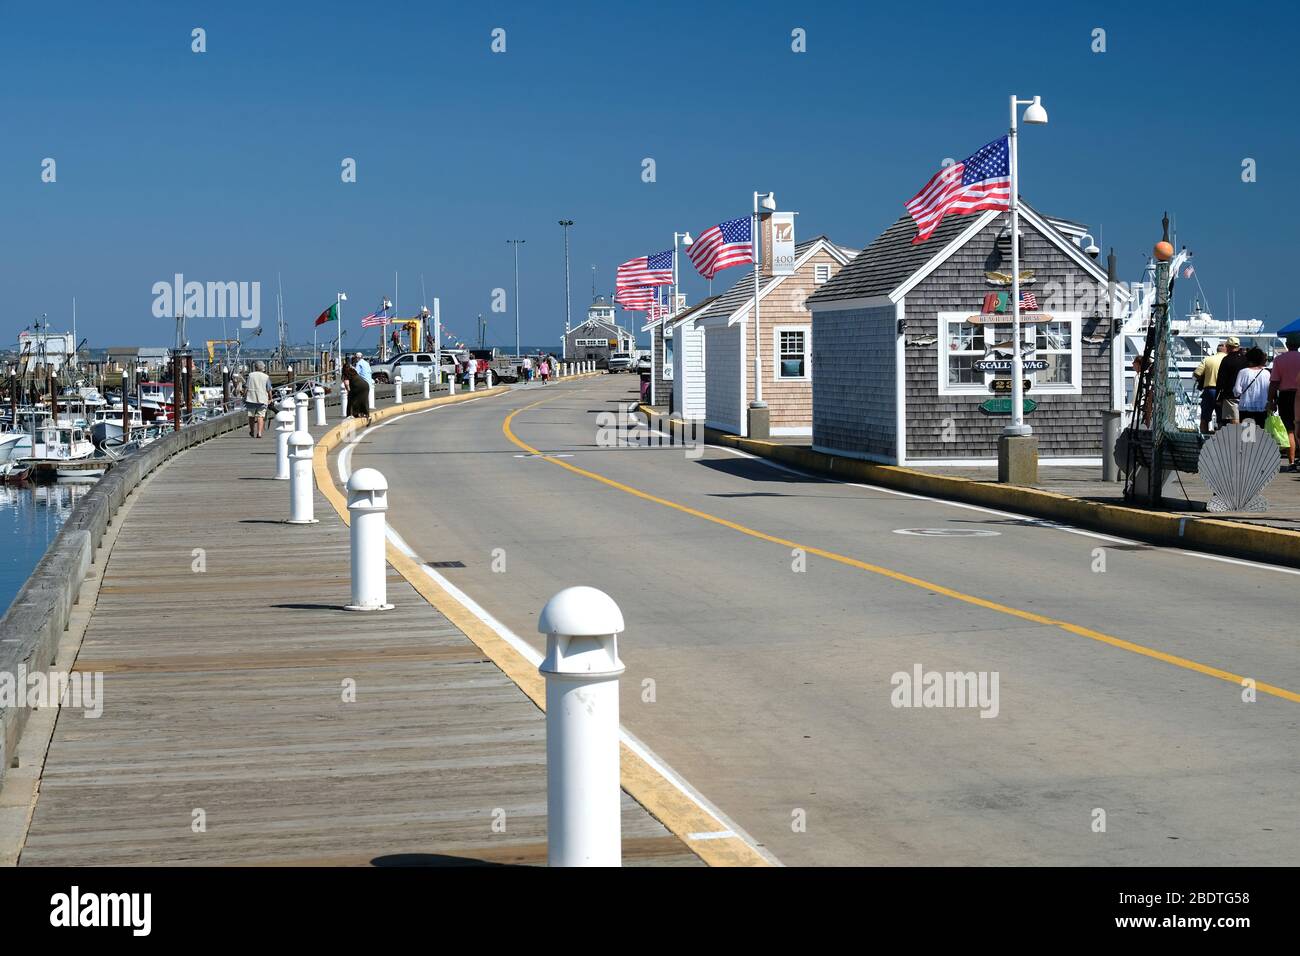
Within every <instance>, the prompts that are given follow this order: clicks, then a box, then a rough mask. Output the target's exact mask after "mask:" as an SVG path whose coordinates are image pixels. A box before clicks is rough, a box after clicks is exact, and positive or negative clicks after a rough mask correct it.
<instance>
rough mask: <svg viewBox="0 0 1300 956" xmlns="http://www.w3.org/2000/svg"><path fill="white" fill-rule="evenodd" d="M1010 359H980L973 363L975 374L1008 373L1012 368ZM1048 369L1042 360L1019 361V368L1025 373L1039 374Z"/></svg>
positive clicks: (1012, 363) (1012, 364)
mask: <svg viewBox="0 0 1300 956" xmlns="http://www.w3.org/2000/svg"><path fill="white" fill-rule="evenodd" d="M1014 364H1015V363H1014V362H1013V361H1012V360H1011V359H1009V358H1008V359H980V361H978V362H976V363H975V371H977V372H1010V371H1011V369H1012V367H1013V366H1014ZM1047 367H1048V363H1047V362H1045V361H1043V360H1042V359H1021V360H1020V368H1021V370H1022V371H1025V372H1041V371H1043V370H1044V369H1046V368H1047Z"/></svg>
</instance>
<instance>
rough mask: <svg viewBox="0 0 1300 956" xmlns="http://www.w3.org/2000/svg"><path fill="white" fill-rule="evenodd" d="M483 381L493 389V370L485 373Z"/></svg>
mask: <svg viewBox="0 0 1300 956" xmlns="http://www.w3.org/2000/svg"><path fill="white" fill-rule="evenodd" d="M483 381H484V383H485V384H486V385H487V387H488V388H491V387H492V370H491V369H488V370H487V371H486V372H484V373H483Z"/></svg>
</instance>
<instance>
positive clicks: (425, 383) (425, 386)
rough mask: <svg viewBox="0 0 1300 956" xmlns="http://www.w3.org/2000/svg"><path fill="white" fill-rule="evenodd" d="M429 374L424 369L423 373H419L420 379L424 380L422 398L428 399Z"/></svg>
mask: <svg viewBox="0 0 1300 956" xmlns="http://www.w3.org/2000/svg"><path fill="white" fill-rule="evenodd" d="M429 374H430V373H429V370H428V369H425V370H424V371H423V372H421V373H420V377H421V378H423V379H424V397H425V398H428V397H429Z"/></svg>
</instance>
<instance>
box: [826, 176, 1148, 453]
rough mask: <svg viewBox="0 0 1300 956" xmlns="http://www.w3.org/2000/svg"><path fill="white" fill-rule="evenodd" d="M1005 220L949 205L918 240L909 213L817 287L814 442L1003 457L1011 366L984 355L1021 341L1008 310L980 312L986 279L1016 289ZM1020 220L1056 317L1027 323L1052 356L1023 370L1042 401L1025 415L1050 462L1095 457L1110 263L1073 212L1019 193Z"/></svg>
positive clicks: (843, 448) (1032, 274)
mask: <svg viewBox="0 0 1300 956" xmlns="http://www.w3.org/2000/svg"><path fill="white" fill-rule="evenodd" d="M1008 220H1009V215H1008V214H1007V213H1006V212H1005V211H998V210H988V211H985V212H981V213H976V214H972V215H968V216H953V215H950V216H947V217H945V218H944V220H943V221H942V222H941V223H940V224H939V226H938V228H937V229H936V230H935V232H934V233H933V234H932V235H931V236H930V237H929V238H928V239H926V240H925V241H924V242H920V243H916V244H913V242H912V240H913V239H914V238H915V237H916V224H915V223H914V222H913V221H912V219H911V217H909V216H903V217H902V218H900V219H899V220H898V221H897V222H895V223H894V224H893V225H892V226H890V227H889V228H888V229H887V230H885V232H883V233H882V234H881V235H880V236H879V237H878V238H877V239H876V240H875V241H874V242H872V243H871V244H870V245H869V246H868V247H867V248H866V249H864V250H863V251H862V253H861V254H860V255H858V257H857V258H856V259H854V260H853V261H852V262H851V263H849V265H847V266H845V267H844V269H842V270H841V271H840V272H839V274H838V275H837V276H836V277H835V278H834V279H832V280H831V281H830V282H829V283H827V284H826V285H824V286H822V287H821V288H820V289H818V290H817V292H816V293H815V294H814V295H812V296H810V297H809V298H808V301H807V306H808V308H809V309H810V310H811V311H812V314H813V320H812V327H813V335H812V343H813V354H812V367H813V437H812V443H813V447H814V448H816V449H817V450H819V451H825V452H829V453H832V454H837V455H846V456H850V457H855V458H864V459H867V460H871V461H880V462H885V463H889V464H907V463H917V464H919V463H929V464H953V465H977V464H979V465H989V464H996V463H997V442H998V435H999V434H1000V433H1001V431H1002V428H1003V426H1004V425H1006V424H1007V422H1008V420H1009V415H1008V414H1006V413H1003V412H1001V411H1000V409H998V407H997V403H996V402H995V401H994V402H991V401H990V400H996V399H998V398H1003V399H1006V402H1005V404H1006V407H1007V411H1008V412H1009V408H1010V406H1009V392H1006V391H1004V390H1003V389H1004V388H1005V386H1007V385H1008V384H1009V376H1007V375H1006V373H997V372H985V371H982V370H980V369H979V368H978V367H977V363H979V362H981V361H985V360H988V359H990V358H994V359H997V358H1003V357H1009V356H1010V355H1012V354H1013V353H1012V352H1011V351H1010V346H1011V341H1010V340H1011V327H1010V322H1011V319H1010V316H1009V315H1008V316H1007V319H1006V323H1005V325H1001V324H998V323H997V322H996V321H990V320H982V319H981V318H980V317H981V316H982V315H984V314H985V311H984V310H985V297H986V295H987V294H988V293H991V292H1002V293H1007V297H1008V298H1009V293H1010V274H1011V246H1010V234H1009V233H1010V229H1009V225H1008ZM1020 228H1021V259H1020V264H1021V276H1022V285H1021V291H1022V292H1028V293H1032V294H1033V295H1034V296H1035V297H1036V298H1037V299H1038V309H1037V312H1038V313H1040V314H1041V315H1044V316H1048V317H1050V321H1038V322H1026V323H1025V324H1024V327H1023V332H1022V334H1023V336H1024V338H1023V340H1022V341H1023V343H1024V345H1023V350H1028V349H1030V348H1032V349H1033V351H1032V352H1028V353H1027V355H1026V357H1027V358H1030V359H1034V360H1039V361H1044V362H1046V363H1047V364H1048V367H1047V368H1046V369H1045V370H1041V371H1032V372H1026V374H1025V378H1026V379H1027V380H1028V381H1029V383H1030V384H1029V388H1028V390H1027V391H1026V392H1025V398H1026V399H1029V400H1032V401H1033V402H1034V403H1035V406H1036V407H1035V408H1034V409H1033V410H1032V411H1030V412H1027V413H1026V415H1025V422H1026V424H1028V425H1030V426H1032V428H1033V430H1034V434H1035V436H1036V437H1037V438H1038V443H1039V445H1038V447H1039V456H1040V460H1041V461H1042V462H1043V463H1044V464H1054V463H1055V464H1097V463H1099V462H1100V460H1101V439H1102V412H1103V410H1105V409H1107V408H1109V407H1110V405H1111V393H1110V390H1111V378H1112V371H1111V354H1112V353H1111V347H1112V345H1113V344H1114V342H1115V339H1114V335H1113V330H1112V328H1111V322H1110V319H1109V317H1108V313H1109V309H1108V307H1107V301H1106V295H1105V291H1104V290H1105V283H1106V273H1105V271H1104V270H1103V269H1102V268H1101V267H1100V266H1099V265H1098V264H1097V263H1096V262H1095V261H1094V260H1093V259H1092V258H1090V257H1089V256H1088V255H1087V254H1086V253H1085V252H1084V251H1083V249H1082V248H1080V245H1079V242H1078V237H1079V236H1080V235H1081V230H1079V229H1078V228H1077V224H1076V223H1071V222H1069V221H1067V220H1053V219H1049V218H1047V217H1044V216H1042V215H1041V214H1039V213H1037V212H1036V211H1034V210H1033V209H1032V208H1030V207H1029V206H1028V205H1026V204H1024V203H1023V201H1022V203H1021V217H1020ZM1099 291H1100V294H1098V293H1099ZM1120 295H1121V299H1122V300H1125V301H1126V300H1127V294H1126V293H1123V292H1122V291H1121V293H1120ZM972 317H974V319H975V321H973V322H972V321H971V319H972ZM986 323H987V324H986ZM998 379H1001V380H1002V381H1001V383H1000V384H999V383H997V381H996V380H998ZM986 405H987V407H983V406H986Z"/></svg>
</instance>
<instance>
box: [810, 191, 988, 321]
mask: <svg viewBox="0 0 1300 956" xmlns="http://www.w3.org/2000/svg"><path fill="white" fill-rule="evenodd" d="M970 225H971V219H970V217H969V216H944V217H943V220H942V221H941V222H940V223H939V225H938V227H937V228H936V229H935V230H934V232H933V233H932V234H931V235H930V238H929V239H927V240H925V242H918V243H916V244H915V245H913V244H912V240H913V239H915V238H916V222H915V221H914V220H913V219H912V217H911V216H909V215H907V214H904V215H902V216H900V217H899V218H898V221H897V222H895V223H894V224H893V225H892V226H890V227H889V228H888V229H886V230H885V231H884V232H882V233H881V234H880V235H879V236H877V237H876V239H875V241H874V242H872V243H871V245H869V246H867V248H865V249H863V250H862V252H861V253H859V254H858V257H857V258H856V259H854V260H853V261H852V262H850V263H849V264H848V265H846V266H845V267H844V268H843V269H841V270H840V271H839V272H838V273H837V274H836V275H835V277H834V278H832V279H831V281H830V282H827V283H826V284H825V285H823V286H822V287H821V288H820V289H818V290H817V291H816V292H815V293H813V294H812V295H810V296H808V304H809V305H814V304H816V303H818V302H832V301H834V300H836V299H858V298H865V297H867V296H876V295H888V294H889V293H891V292H893V291H894V290H895V289H897V288H898V287H899V286H900V285H902V284H903V283H904V282H905V281H906V280H907V278H908V276H910V275H912V274H913V273H914V272H916V271H917V270H919V269H920V268H921V267H922V266H924V265H925V264H926V263H927V262H929V261H930V259H931V258H933V257H934V256H936V255H938V253H939V251H940V250H941V249H943V248H944V246H946V245H948V243H950V242H951V241H952V240H953V239H954V238H956V237H957V236H959V235H961V233H962V232H963V231H964V230H966V229H968V228H969V227H970Z"/></svg>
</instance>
